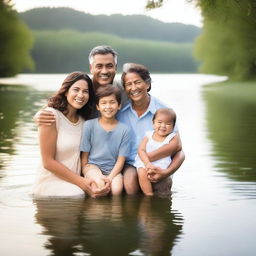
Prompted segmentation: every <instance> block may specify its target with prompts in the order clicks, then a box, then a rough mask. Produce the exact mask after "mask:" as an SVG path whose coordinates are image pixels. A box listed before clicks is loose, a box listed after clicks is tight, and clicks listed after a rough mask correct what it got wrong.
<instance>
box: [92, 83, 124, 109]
mask: <svg viewBox="0 0 256 256" xmlns="http://www.w3.org/2000/svg"><path fill="white" fill-rule="evenodd" d="M112 94H114V95H115V98H116V100H117V102H118V105H120V104H121V91H120V89H119V88H118V87H116V86H115V85H112V84H108V85H104V86H100V87H99V88H98V89H97V91H96V93H95V96H96V97H95V102H96V105H99V101H100V99H101V98H103V97H107V96H110V95H112Z"/></svg>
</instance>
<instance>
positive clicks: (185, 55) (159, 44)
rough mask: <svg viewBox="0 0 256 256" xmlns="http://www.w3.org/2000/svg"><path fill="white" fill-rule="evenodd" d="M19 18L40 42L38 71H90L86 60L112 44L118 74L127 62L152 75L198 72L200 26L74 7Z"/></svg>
mask: <svg viewBox="0 0 256 256" xmlns="http://www.w3.org/2000/svg"><path fill="white" fill-rule="evenodd" d="M20 17H21V18H22V20H23V21H24V22H25V23H26V24H27V25H28V26H29V28H30V29H31V30H32V32H33V36H34V40H35V42H34V47H33V49H32V51H31V55H32V58H33V60H34V62H35V69H34V71H33V72H37V73H62V72H65V73H66V72H70V71H72V70H84V71H86V72H88V71H89V65H88V59H87V56H88V54H89V52H90V50H91V49H92V48H93V47H94V46H96V45H101V44H108V45H111V46H112V47H113V48H114V49H115V50H116V51H117V52H118V53H119V61H118V70H119V71H121V67H122V64H123V63H125V62H138V63H142V64H144V65H146V66H148V68H149V69H150V70H151V71H152V72H162V73H171V72H176V73H177V72H191V73H192V72H196V71H197V67H198V62H197V61H196V60H195V59H194V57H193V40H194V39H195V37H196V36H197V35H198V33H199V32H200V29H199V28H197V27H195V26H190V25H184V24H167V23H163V22H160V21H157V20H154V19H152V18H149V17H146V16H138V15H134V16H122V15H111V16H106V15H96V16H93V15H89V14H85V13H82V12H79V11H75V10H73V9H69V8H38V9H32V10H30V11H27V12H24V13H20ZM166 26H167V27H166ZM124 28H125V29H124ZM175 30H176V31H177V32H176V33H175V32H174V31H175ZM89 31H92V32H89ZM159 31H160V32H161V33H160V32H159ZM170 31H172V32H171V33H170ZM124 32H125V33H124ZM168 36H169V39H168ZM171 37H172V38H173V39H172V40H171ZM145 38H151V39H150V40H149V39H145ZM179 40H181V42H179V43H178V42H177V41H179ZM27 72H28V70H27Z"/></svg>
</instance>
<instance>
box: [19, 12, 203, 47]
mask: <svg viewBox="0 0 256 256" xmlns="http://www.w3.org/2000/svg"><path fill="white" fill-rule="evenodd" d="M19 15H20V17H21V18H22V20H23V21H24V22H25V23H26V24H27V25H28V26H29V27H30V28H31V29H33V30H62V29H74V30H78V31H80V32H101V33H107V34H114V35H117V36H120V37H123V38H136V39H147V40H156V41H167V42H181V43H188V42H193V41H194V39H195V38H196V37H197V36H198V35H199V34H200V32H201V29H200V28H198V27H196V26H193V25H185V24H181V23H164V22H161V21H159V20H156V19H153V18H150V17H147V16H145V15H119V14H115V15H110V16H107V15H91V14H87V13H84V12H79V11H76V10H73V9H70V8H36V9H32V10H29V11H26V12H23V13H20V14H19Z"/></svg>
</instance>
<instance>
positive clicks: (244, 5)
mask: <svg viewBox="0 0 256 256" xmlns="http://www.w3.org/2000/svg"><path fill="white" fill-rule="evenodd" d="M206 2H207V1H206ZM198 4H199V5H200V6H201V9H202V13H203V16H204V28H203V33H202V35H201V36H199V38H198V39H197V41H196V47H195V55H196V56H197V57H198V59H200V60H201V61H202V66H201V68H200V70H201V71H203V72H205V73H215V74H220V75H227V76H229V77H230V78H231V79H237V80H241V79H251V78H256V48H255V41H256V30H255V26H256V1H255V0H243V1H240V0H237V1H234V0H226V1H220V0H215V1H212V3H211V4H209V5H207V4H206V3H205V2H204V1H198Z"/></svg>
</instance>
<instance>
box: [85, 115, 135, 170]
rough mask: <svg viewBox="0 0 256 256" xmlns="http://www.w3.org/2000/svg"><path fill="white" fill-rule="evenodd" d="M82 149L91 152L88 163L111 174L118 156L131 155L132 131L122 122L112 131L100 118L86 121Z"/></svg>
mask: <svg viewBox="0 0 256 256" xmlns="http://www.w3.org/2000/svg"><path fill="white" fill-rule="evenodd" d="M80 151H82V152H89V159H88V163H90V164H95V165H97V166H98V167H99V168H100V169H101V170H102V171H103V172H104V173H106V174H109V173H110V172H111V170H112V169H113V167H114V166H115V164H116V161H117V158H118V156H124V157H127V156H129V155H130V131H129V128H128V127H127V126H126V125H124V124H123V123H121V122H118V124H117V125H116V127H115V128H114V129H113V130H111V131H106V130H105V129H103V127H102V126H101V125H100V123H99V119H98V118H95V119H91V120H88V121H86V122H85V123H84V125H83V132H82V139H81V144H80Z"/></svg>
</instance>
